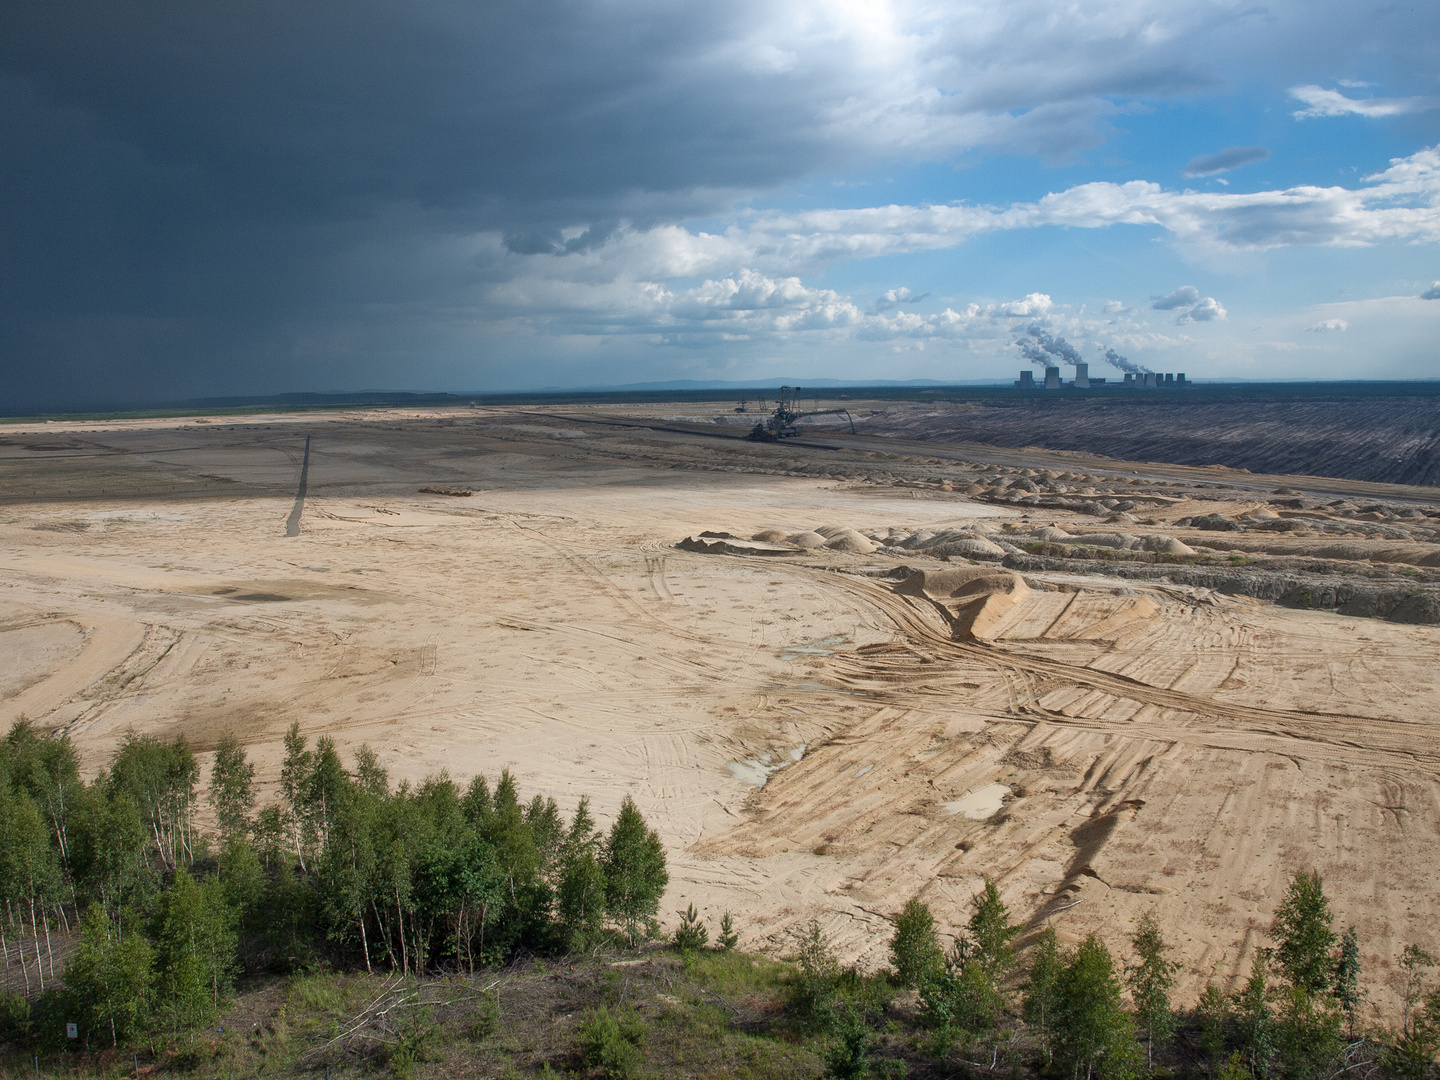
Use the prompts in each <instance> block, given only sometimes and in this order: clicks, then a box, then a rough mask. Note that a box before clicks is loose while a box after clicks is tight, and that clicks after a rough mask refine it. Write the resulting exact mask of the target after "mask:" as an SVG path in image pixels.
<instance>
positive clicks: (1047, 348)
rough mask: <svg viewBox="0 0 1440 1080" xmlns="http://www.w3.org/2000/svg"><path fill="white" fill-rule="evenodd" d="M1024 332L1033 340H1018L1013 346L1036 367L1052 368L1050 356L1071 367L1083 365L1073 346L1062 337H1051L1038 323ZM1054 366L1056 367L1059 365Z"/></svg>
mask: <svg viewBox="0 0 1440 1080" xmlns="http://www.w3.org/2000/svg"><path fill="white" fill-rule="evenodd" d="M1025 332H1026V333H1027V334H1029V335H1030V338H1031V339H1033V340H1026V339H1025V338H1020V339H1019V340H1018V341H1016V342H1015V345H1016V346H1017V347H1018V348H1019V350H1020V351H1021V352H1022V353H1023V354H1024V355H1025V359H1026V360H1029V361H1030V362H1031V363H1032V364H1034V365H1035V366H1036V367H1040V368H1046V367H1050V366H1052V361H1051V359H1050V357H1052V356H1053V357H1055V358H1056V359H1058V360H1060V361H1061V362H1062V363H1066V364H1071V365H1074V364H1083V363H1084V362H1085V361H1084V359H1083V358H1082V357H1081V356H1080V352H1079V350H1078V349H1076V348H1075V346H1073V345H1071V344H1070V343H1069V342H1068V341H1066V340H1065V339H1064V338H1063V337H1062V338H1057V337H1051V336H1050V332H1049V331H1048V330H1046V329H1045V328H1044V327H1042V326H1040V325H1039V324H1038V323H1037V324H1031V326H1030V327H1029V328H1028V329H1027V330H1026V331H1025ZM1037 346H1038V348H1037ZM1054 366H1057V367H1058V366H1059V365H1058V364H1057V365H1054Z"/></svg>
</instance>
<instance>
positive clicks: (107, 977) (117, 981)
mask: <svg viewBox="0 0 1440 1080" xmlns="http://www.w3.org/2000/svg"><path fill="white" fill-rule="evenodd" d="M154 982H155V971H154V953H153V951H152V950H151V948H150V945H149V943H148V942H147V941H146V940H145V938H144V937H143V936H142V935H140V934H138V933H135V932H134V931H131V932H130V933H122V932H121V926H120V923H119V922H118V921H117V920H114V919H112V918H111V917H110V916H109V915H108V914H106V912H105V909H104V908H103V907H101V906H100V905H99V904H92V905H91V906H90V909H89V910H88V911H87V912H86V913H85V920H84V922H83V923H82V924H81V926H80V943H79V945H78V947H77V948H76V950H75V954H74V956H73V957H72V958H71V960H70V965H69V967H67V968H66V969H65V986H66V990H67V995H66V997H67V998H68V1003H69V1005H70V1007H71V1008H72V1009H73V1010H74V1015H75V1017H76V1019H77V1020H78V1021H79V1023H80V1026H81V1027H82V1028H83V1029H84V1030H85V1039H86V1042H87V1044H88V1042H89V1041H90V1039H91V1038H94V1037H96V1036H98V1037H100V1038H101V1039H102V1040H104V1041H108V1042H109V1043H110V1045H111V1046H119V1045H120V1044H121V1043H123V1042H128V1041H129V1040H130V1038H131V1037H133V1036H135V1035H138V1034H139V1033H140V1032H141V1031H142V1030H143V1029H144V1027H145V1024H146V1021H147V1020H148V1019H149V1014H150V1005H151V1000H152V997H153V992H154Z"/></svg>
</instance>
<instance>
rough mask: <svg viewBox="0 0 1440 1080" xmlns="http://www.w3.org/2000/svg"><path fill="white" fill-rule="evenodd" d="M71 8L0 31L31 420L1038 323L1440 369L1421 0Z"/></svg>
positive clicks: (898, 346) (512, 382) (5, 167)
mask: <svg viewBox="0 0 1440 1080" xmlns="http://www.w3.org/2000/svg"><path fill="white" fill-rule="evenodd" d="M77 3H78V8H75V9H71V8H67V9H65V10H63V11H62V10H61V9H58V8H56V7H55V5H52V4H45V3H41V2H39V0H21V2H20V3H17V4H16V5H14V6H13V7H11V6H7V7H8V13H7V14H6V15H5V16H3V17H0V90H3V91H4V92H3V93H0V138H3V140H4V143H3V145H4V146H5V147H6V148H7V152H6V153H5V154H4V155H0V208H3V209H0V214H3V215H4V219H3V220H0V365H3V370H0V375H3V376H4V381H5V385H6V386H7V387H8V388H9V389H8V390H7V391H6V394H7V395H8V396H9V398H10V401H11V403H12V404H14V405H17V406H24V405H31V404H35V403H65V402H69V403H77V404H78V403H96V402H99V401H102V400H106V401H108V400H120V399H130V400H136V401H139V400H160V399H164V398H166V397H176V396H185V395H191V394H205V393H267V392H279V391H288V390H339V389H347V388H391V389H414V390H420V389H457V390H464V389H524V388H530V387H537V386H564V385H576V386H578V385H597V384H616V383H626V382H637V381H648V380H657V379H669V378H690V379H703V378H728V379H750V378H755V379H760V378H765V379H769V378H776V377H794V378H806V377H809V378H815V377H836V378H851V379H857V380H864V379H869V378H933V379H955V380H968V379H983V378H1013V377H1014V373H1015V371H1016V370H1018V368H1019V367H1021V366H1022V365H1023V364H1024V363H1025V362H1026V361H1025V360H1024V357H1023V355H1022V352H1021V349H1020V348H1019V347H1018V346H1017V344H1016V343H1017V341H1027V340H1028V341H1030V342H1031V343H1032V344H1033V343H1034V342H1036V341H1038V340H1041V339H1042V338H1043V339H1045V340H1052V341H1053V339H1054V338H1056V337H1062V338H1064V339H1065V340H1066V341H1068V342H1070V343H1071V344H1072V345H1073V346H1074V347H1075V348H1076V349H1077V350H1078V355H1080V356H1082V357H1083V358H1085V359H1086V360H1088V361H1089V362H1090V363H1091V364H1092V370H1094V371H1095V372H1096V373H1097V374H1103V373H1106V370H1105V369H1106V365H1105V363H1104V361H1103V357H1104V356H1105V354H1106V351H1107V350H1114V351H1115V352H1117V353H1118V354H1122V355H1124V356H1126V357H1128V358H1129V359H1130V360H1131V361H1132V362H1133V363H1135V364H1137V365H1140V366H1146V367H1150V368H1153V369H1155V370H1161V371H1175V370H1180V371H1186V372H1187V373H1188V374H1189V375H1191V377H1197V378H1282V379H1293V378H1351V377H1370V378H1433V377H1436V376H1437V375H1440V364H1437V362H1436V361H1437V359H1440V356H1437V353H1440V349H1437V345H1436V342H1437V340H1440V335H1437V331H1440V298H1437V299H1428V298H1426V297H1427V295H1428V294H1434V293H1436V292H1437V289H1436V282H1437V280H1440V153H1437V151H1436V149H1435V147H1436V145H1437V143H1440V8H1437V7H1436V6H1435V5H1413V6H1410V7H1405V6H1402V5H1391V4H1383V5H1380V4H1376V5H1366V4H1354V3H1342V2H1339V0H1314V2H1299V0H1293V2H1281V3H1273V4H1259V5H1257V4H1254V3H1248V2H1246V3H1238V2H1237V3H1227V2H1225V0H1166V2H1160V0H1127V2H1117V3H1099V2H1093V0H1092V2H1085V0H1078V2H1070V3H1066V4H1063V5H1062V4H1058V3H1047V2H1041V0H1011V2H1007V3H1001V2H992V0H965V2H958V3H942V4H934V3H905V2H898V0H892V2H888V3H887V2H875V3H867V2H857V0H851V2H826V3H820V2H818V0H816V2H789V3H783V2H782V3H774V2H770V3H759V2H737V3H732V4H729V5H726V6H724V7H720V8H717V7H702V6H697V5H693V4H680V3H655V2H638V0H608V2H591V3H580V4H576V3H573V2H572V3H565V4H560V3H554V2H551V0H532V2H529V3H526V4H524V5H520V4H511V3H504V2H499V0H496V2H489V3H486V4H483V5H481V4H474V3H464V2H460V0H409V2H399V0H356V2H349V3H340V2H338V0H296V2H294V3H291V4H287V5H285V6H284V7H274V8H266V7H262V6H257V5H254V4H249V3H244V4H242V3H240V2H238V0H232V2H226V0H221V2H218V3H216V4H212V5H204V6H200V7H196V6H194V5H182V4H179V3H173V4H172V3H161V4H149V5H146V7H145V16H146V17H145V18H143V19H141V18H136V17H135V12H130V11H127V8H126V5H125V4H116V3H114V2H113V0H77ZM1207 159H1209V160H1208V162H1207ZM1167 298H1168V299H1167ZM1157 304H1158V306H1157ZM1032 351H1033V349H1032ZM1112 373H1113V372H1112Z"/></svg>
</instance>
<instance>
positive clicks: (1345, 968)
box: [1334, 926, 1365, 1038]
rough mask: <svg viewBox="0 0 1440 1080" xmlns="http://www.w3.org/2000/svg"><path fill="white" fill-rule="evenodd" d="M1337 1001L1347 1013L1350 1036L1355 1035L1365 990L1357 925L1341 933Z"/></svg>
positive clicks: (1336, 966)
mask: <svg viewBox="0 0 1440 1080" xmlns="http://www.w3.org/2000/svg"><path fill="white" fill-rule="evenodd" d="M1334 992H1335V1003H1336V1004H1337V1005H1339V1006H1340V1011H1341V1012H1343V1013H1344V1014H1345V1022H1346V1025H1347V1030H1348V1031H1349V1033H1350V1036H1351V1037H1352V1038H1353V1037H1354V1035H1355V1020H1356V1018H1357V1015H1358V1013H1359V1011H1360V1002H1361V1001H1362V1000H1363V999H1364V996H1365V995H1364V992H1363V991H1362V990H1361V989H1360V938H1359V935H1358V934H1356V932H1355V927H1353V926H1352V927H1350V928H1349V929H1348V930H1346V931H1345V933H1343V934H1341V935H1340V955H1339V956H1338V957H1337V958H1336V960H1335V991H1334Z"/></svg>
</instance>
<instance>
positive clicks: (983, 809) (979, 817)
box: [940, 784, 1010, 821]
mask: <svg viewBox="0 0 1440 1080" xmlns="http://www.w3.org/2000/svg"><path fill="white" fill-rule="evenodd" d="M1009 794H1010V788H1009V787H1008V786H1007V785H1005V784H986V785H985V786H984V787H982V788H979V789H977V790H975V791H972V792H970V794H969V795H966V796H964V797H963V798H959V799H956V800H955V801H954V802H947V803H941V804H940V805H941V806H943V807H944V808H945V810H946V811H947V812H948V813H951V814H964V815H965V816H966V817H967V818H969V819H970V820H971V821H984V820H985V819H986V818H988V817H993V816H994V815H995V814H996V813H998V812H999V810H1000V807H1002V806H1003V805H1005V796H1006V795H1009Z"/></svg>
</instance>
